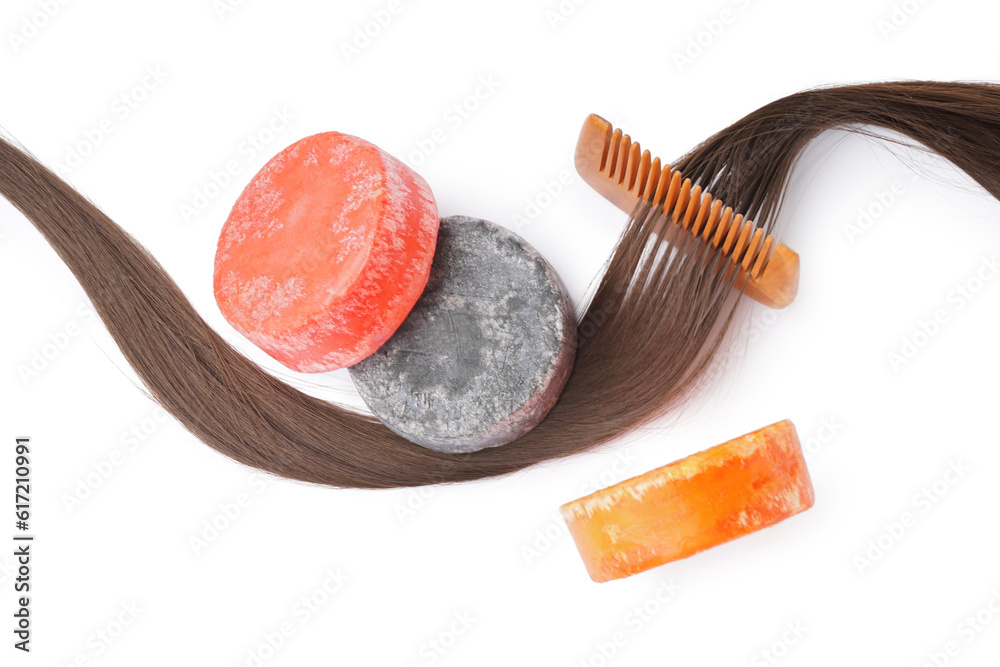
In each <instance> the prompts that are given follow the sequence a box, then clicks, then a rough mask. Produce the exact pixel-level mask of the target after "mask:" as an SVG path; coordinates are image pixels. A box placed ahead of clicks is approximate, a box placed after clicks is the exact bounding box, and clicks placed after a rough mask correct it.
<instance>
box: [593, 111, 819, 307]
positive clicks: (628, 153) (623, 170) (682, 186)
mask: <svg viewBox="0 0 1000 667" xmlns="http://www.w3.org/2000/svg"><path fill="white" fill-rule="evenodd" d="M576 168H577V171H578V172H579V173H580V175H581V176H582V177H583V179H584V180H585V181H586V182H587V183H589V184H590V186H591V187H593V188H594V189H595V190H597V191H598V192H599V193H600V194H602V195H603V196H604V197H606V198H607V199H609V200H610V201H611V202H612V203H614V204H615V205H616V206H618V208H620V209H622V210H623V211H626V212H628V213H631V212H632V211H633V210H634V209H635V206H636V204H637V203H638V202H639V201H647V202H650V203H651V204H652V205H653V206H654V207H656V208H660V209H662V211H663V213H664V214H665V215H666V216H667V219H669V220H670V221H671V222H673V223H674V224H676V225H678V226H679V227H682V228H683V229H684V230H685V231H687V232H688V233H690V234H691V235H692V236H693V237H695V238H697V239H700V240H701V241H702V242H704V243H706V244H708V245H710V246H711V247H712V248H714V249H716V250H718V251H720V252H721V254H722V255H723V256H725V257H727V258H729V259H730V260H731V261H732V263H733V264H734V265H735V267H736V269H737V270H738V271H740V272H741V273H742V274H743V275H742V279H738V280H737V281H736V286H737V287H738V288H742V287H743V286H746V287H747V293H748V294H749V295H750V296H751V297H753V298H754V299H756V300H757V301H760V302H761V303H764V304H766V305H769V306H772V307H776V308H783V307H785V306H787V305H788V304H789V303H791V302H792V300H793V299H794V298H795V294H796V292H797V291H798V275H799V260H798V255H797V254H795V252H794V251H792V250H791V249H789V248H788V247H787V246H785V245H784V244H781V243H778V242H777V241H776V240H775V238H774V236H772V235H770V234H768V235H766V236H765V234H764V230H763V229H762V228H759V227H758V226H757V225H756V224H755V223H754V222H753V221H752V220H748V219H746V218H745V217H744V216H743V215H741V214H739V213H736V212H735V211H734V210H733V209H732V207H730V206H726V204H725V203H724V202H723V201H721V200H720V199H717V198H716V197H714V196H713V195H712V194H711V193H709V192H703V191H702V188H701V186H699V185H695V184H693V183H692V182H691V179H689V178H684V176H683V174H681V173H680V172H679V171H677V170H674V169H671V168H670V166H669V165H666V164H663V163H662V162H661V161H660V159H659V158H654V157H653V156H652V155H650V152H649V151H648V150H642V148H641V146H640V145H639V142H637V141H633V140H632V138H631V137H629V135H627V134H624V133H623V132H622V131H621V130H620V129H615V128H612V127H611V124H610V123H609V122H608V121H606V120H604V119H603V118H601V117H600V116H596V115H593V114H592V115H591V116H590V117H589V118H587V121H586V122H585V123H584V126H583V130H582V131H581V132H580V140H579V142H578V143H577V148H576Z"/></svg>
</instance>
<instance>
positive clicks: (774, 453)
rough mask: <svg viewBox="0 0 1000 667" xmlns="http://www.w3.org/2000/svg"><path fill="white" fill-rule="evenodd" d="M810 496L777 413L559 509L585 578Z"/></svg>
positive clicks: (800, 506) (788, 508)
mask: <svg viewBox="0 0 1000 667" xmlns="http://www.w3.org/2000/svg"><path fill="white" fill-rule="evenodd" d="M813 499H814V496H813V487H812V482H811V480H810V479H809V471H808V470H807V469H806V462H805V458H804V456H803V454H802V447H801V445H800V444H799V437H798V434H797V433H796V432H795V426H794V425H793V424H792V422H790V421H788V420H785V421H781V422H778V423H776V424H772V425H770V426H766V427H764V428H762V429H760V430H758V431H754V432H753V433H748V434H746V435H743V436H740V437H739V438H735V439H733V440H730V441H728V442H725V443H723V444H721V445H717V446H715V447H712V448H710V449H706V450H705V451H702V452H699V453H697V454H693V455H691V456H689V457H687V458H684V459H681V460H679V461H675V462H674V463H670V464H668V465H665V466H663V467H661V468H657V469H655V470H651V471H649V472H647V473H645V474H642V475H639V476H638V477H633V478H632V479H628V480H625V481H624V482H621V483H619V484H616V485H614V486H611V487H608V488H606V489H603V490H601V491H598V492H596V493H592V494H591V495H589V496H585V497H583V498H580V499H579V500H574V501H573V502H570V503H567V504H565V505H563V506H562V507H561V508H560V510H561V512H562V515H563V518H564V519H565V520H566V524H567V526H568V527H569V531H570V534H571V535H572V536H573V540H574V541H575V542H576V546H577V549H578V550H579V552H580V555H581V556H582V557H583V562H584V565H585V566H586V568H587V572H588V574H590V578H591V579H593V580H594V581H598V582H603V581H610V580H612V579H620V578H622V577H627V576H630V575H633V574H636V573H638V572H643V571H645V570H648V569H650V568H653V567H656V566H657V565H662V564H664V563H669V562H670V561H674V560H679V559H681V558H687V557H688V556H691V555H692V554H696V553H698V552H699V551H704V550H705V549H708V548H710V547H714V546H716V545H718V544H722V543H723V542H728V541H729V540H733V539H736V538H737V537H742V536H743V535H747V534H748V533H752V532H754V531H757V530H760V529H762V528H766V527H767V526H771V525H774V524H776V523H778V522H779V521H782V520H784V519H787V518H788V517H790V516H793V515H795V514H798V513H799V512H802V511H804V510H806V509H809V508H810V507H812V504H813Z"/></svg>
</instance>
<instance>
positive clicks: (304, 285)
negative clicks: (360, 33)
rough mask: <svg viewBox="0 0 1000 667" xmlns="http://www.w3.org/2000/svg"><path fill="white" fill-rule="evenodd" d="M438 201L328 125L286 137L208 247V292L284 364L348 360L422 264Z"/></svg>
mask: <svg viewBox="0 0 1000 667" xmlns="http://www.w3.org/2000/svg"><path fill="white" fill-rule="evenodd" d="M437 230H438V213H437V206H436V204H435V202H434V197H433V195H432V194H431V190H430V188H429V187H428V185H427V183H426V182H425V181H424V180H423V179H422V178H421V177H420V176H419V175H418V174H416V173H415V172H413V171H412V170H411V169H409V168H408V167H407V166H406V165H404V164H403V163H401V162H399V161H398V160H396V159H395V158H393V157H392V156H390V155H387V154H385V153H383V152H382V151H381V150H379V149H378V148H377V147H376V146H374V145H372V144H370V143H368V142H367V141H364V140H362V139H359V138H357V137H352V136H350V135H346V134H340V133H339V132H326V133H323V134H316V135H313V136H310V137H306V138H305V139H302V140H301V141H298V142H296V143H294V144H292V145H291V146H289V147H288V148H286V149H285V150H283V151H282V152H281V153H279V154H278V155H276V156H275V157H274V158H272V159H271V161H270V162H268V163H267V164H266V165H265V166H264V168H263V169H261V170H260V172H258V173H257V175H256V176H254V178H253V180H251V181H250V184H249V185H247V187H246V189H244V190H243V193H242V194H241V195H240V197H239V199H238V200H237V201H236V204H235V205H234V206H233V209H232V212H231V213H230V214H229V219H228V220H226V224H225V226H224V227H223V229H222V234H221V236H220V237H219V244H218V249H217V251H216V256H215V298H216V302H217V303H218V304H219V309H220V310H221V311H222V314H223V315H224V316H225V318H226V319H227V320H228V321H229V323H230V324H232V325H233V327H235V328H236V329H237V330H239V331H240V332H241V333H242V334H243V335H245V336H246V337H247V338H249V339H250V340H251V341H253V342H254V343H255V344H256V345H257V346H258V347H260V348H261V349H262V350H264V351H265V352H267V353H268V354H269V355H271V356H272V357H274V358H275V359H277V360H278V361H280V362H281V363H282V364H284V365H285V366H288V367H289V368H291V369H293V370H296V371H302V372H320V371H328V370H333V369H336V368H343V367H346V366H351V365H353V364H356V363H357V362H359V361H361V360H362V359H364V358H365V357H367V356H369V355H370V354H371V353H373V352H374V351H375V350H377V349H378V348H379V346H380V345H382V343H384V342H385V341H386V340H387V339H388V338H389V337H390V336H391V335H392V334H393V332H394V331H395V330H396V328H397V327H398V326H399V325H400V323H401V322H402V321H403V320H404V319H405V318H406V315H407V313H409V312H410V309H411V308H412V307H413V304H414V303H416V301H417V299H418V298H419V296H420V294H421V292H422V291H423V289H424V285H425V284H426V283H427V277H428V274H429V272H430V265H431V260H432V259H433V256H434V246H435V240H436V236H437Z"/></svg>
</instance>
